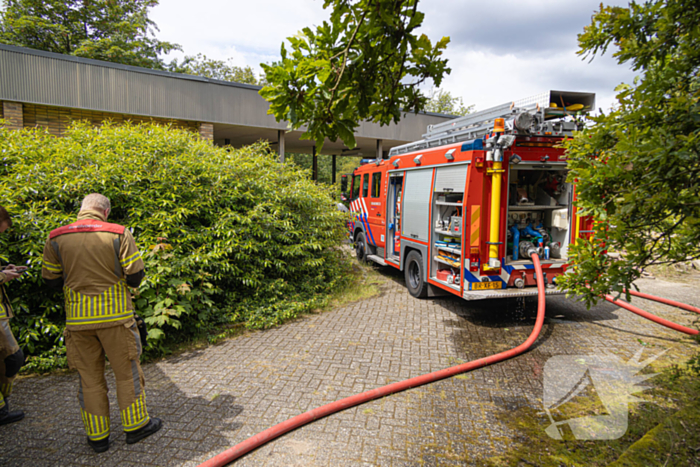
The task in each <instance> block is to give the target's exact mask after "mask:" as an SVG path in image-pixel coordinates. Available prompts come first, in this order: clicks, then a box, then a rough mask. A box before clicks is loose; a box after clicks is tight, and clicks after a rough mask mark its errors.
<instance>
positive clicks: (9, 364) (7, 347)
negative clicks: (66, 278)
mask: <svg viewBox="0 0 700 467" xmlns="http://www.w3.org/2000/svg"><path fill="white" fill-rule="evenodd" d="M11 226H12V220H11V219H10V216H9V214H8V213H7V211H6V210H5V208H4V207H2V206H0V232H5V231H6V230H7V229H9V228H10V227H11ZM24 269H26V268H17V267H16V266H15V265H13V264H10V265H8V266H7V267H5V268H4V269H3V270H2V272H0V425H7V424H8V423H14V422H18V421H20V420H22V419H23V418H24V412H22V411H21V410H15V411H12V412H11V411H10V406H9V405H8V403H7V398H8V397H9V395H10V393H12V381H13V380H14V379H15V375H17V372H18V371H19V369H20V368H22V365H24V353H22V349H20V348H19V345H17V341H16V340H15V336H13V335H12V331H11V330H10V318H12V306H11V305H10V299H9V298H8V297H7V293H6V292H5V283H6V282H9V281H11V280H12V279H16V278H18V277H19V276H20V274H22V271H23V270H24Z"/></svg>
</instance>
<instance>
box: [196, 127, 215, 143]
mask: <svg viewBox="0 0 700 467" xmlns="http://www.w3.org/2000/svg"><path fill="white" fill-rule="evenodd" d="M199 136H201V137H202V139H204V140H207V141H210V142H212V143H213V142H214V124H213V123H200V124H199Z"/></svg>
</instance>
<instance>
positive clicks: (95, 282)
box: [41, 210, 144, 331]
mask: <svg viewBox="0 0 700 467" xmlns="http://www.w3.org/2000/svg"><path fill="white" fill-rule="evenodd" d="M143 271H144V264H143V260H142V259H141V253H140V252H139V250H138V249H137V248H136V242H135V241H134V237H133V236H132V235H131V232H130V231H129V230H128V229H126V228H125V227H123V226H121V225H117V224H110V223H109V222H106V221H105V217H104V215H103V214H102V213H100V212H98V211H91V210H90V211H81V212H80V213H79V214H78V220H77V222H74V223H72V224H70V225H67V226H64V227H59V228H58V229H55V230H53V231H51V234H50V235H49V238H48V239H47V240H46V245H45V246H44V261H43V267H42V271H41V274H42V276H43V278H44V279H46V280H47V282H49V283H53V284H54V285H59V284H60V282H61V281H62V282H63V291H64V293H65V308H66V325H67V328H68V329H70V330H73V331H82V330H89V329H102V328H107V327H111V326H115V325H118V324H124V323H123V322H124V321H127V320H130V319H132V318H133V316H134V311H133V305H132V303H131V294H130V293H129V289H128V288H127V284H129V283H131V285H133V286H138V284H139V282H140V281H141V279H142V277H143V275H144V274H143Z"/></svg>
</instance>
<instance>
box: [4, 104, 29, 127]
mask: <svg viewBox="0 0 700 467" xmlns="http://www.w3.org/2000/svg"><path fill="white" fill-rule="evenodd" d="M2 116H3V118H4V119H5V122H7V123H6V124H5V128H7V129H8V130H21V129H22V128H24V115H23V110H22V103H21V102H7V101H3V103H2Z"/></svg>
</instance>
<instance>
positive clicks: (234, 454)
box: [199, 254, 545, 467]
mask: <svg viewBox="0 0 700 467" xmlns="http://www.w3.org/2000/svg"><path fill="white" fill-rule="evenodd" d="M532 262H533V263H534V265H535V272H536V277H537V293H538V300H537V319H536V320H535V327H534V328H533V330H532V333H531V334H530V337H528V338H527V340H526V341H525V342H523V343H522V344H520V345H519V346H517V347H515V348H514V349H511V350H507V351H505V352H501V353H498V354H496V355H491V356H489V357H484V358H480V359H478V360H474V361H471V362H467V363H463V364H461V365H457V366H453V367H451V368H446V369H444V370H438V371H435V372H433V373H428V374H426V375H421V376H416V377H415V378H411V379H407V380H405V381H399V382H396V383H392V384H389V385H387V386H383V387H381V388H377V389H372V390H369V391H366V392H363V393H362V394H356V395H354V396H350V397H346V398H345V399H341V400H339V401H336V402H331V403H330V404H326V405H324V406H322V407H318V408H316V409H312V410H309V411H308V412H305V413H303V414H301V415H297V416H296V417H294V418H290V419H289V420H286V421H284V422H282V423H279V424H277V425H275V426H273V427H270V428H268V429H267V430H265V431H263V432H261V433H258V434H257V435H255V436H252V437H250V438H248V439H246V440H245V441H243V442H241V443H238V444H237V445H235V446H233V447H232V448H229V449H227V450H226V451H224V452H222V453H221V454H219V455H218V456H216V457H212V458H211V459H209V460H207V461H205V462H203V463H202V464H200V466H199V467H215V466H216V467H220V466H224V465H226V464H228V463H229V462H233V461H234V460H236V459H238V458H239V457H241V456H243V455H245V454H247V453H248V452H250V451H252V450H253V449H256V448H258V447H260V446H262V445H263V444H265V443H267V442H268V441H271V440H273V439H275V438H277V437H279V436H282V435H283V434H285V433H288V432H290V431H292V430H295V429H297V428H299V427H301V426H303V425H306V424H307V423H310V422H313V421H314V420H318V419H320V418H323V417H326V416H328V415H331V414H334V413H336V412H340V411H341V410H345V409H348V408H350V407H354V406H356V405H359V404H363V403H365V402H369V401H371V400H374V399H378V398H380V397H384V396H388V395H390V394H394V393H396V392H401V391H405V390H406V389H411V388H415V387H417V386H421V385H423V384H427V383H432V382H435V381H439V380H441V379H444V378H448V377H450V376H454V375H457V374H459V373H464V372H465V371H471V370H475V369H477V368H482V367H485V366H487V365H491V364H493V363H498V362H501V361H503V360H507V359H509V358H512V357H515V356H517V355H520V354H521V353H523V352H525V351H526V350H527V349H528V348H530V346H531V345H532V344H533V342H535V340H536V339H537V336H538V335H539V334H540V330H541V329H542V324H543V323H544V307H545V293H544V280H543V278H542V267H541V265H540V259H539V257H538V256H537V255H536V254H533V255H532Z"/></svg>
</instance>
